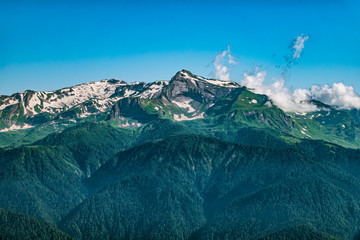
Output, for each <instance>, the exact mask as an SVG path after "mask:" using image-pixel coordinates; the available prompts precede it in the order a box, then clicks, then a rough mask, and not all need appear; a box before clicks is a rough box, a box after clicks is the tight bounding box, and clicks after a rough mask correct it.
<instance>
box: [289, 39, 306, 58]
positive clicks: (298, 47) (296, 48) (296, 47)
mask: <svg viewBox="0 0 360 240" xmlns="http://www.w3.org/2000/svg"><path fill="white" fill-rule="evenodd" d="M307 40H309V36H304V34H301V36H298V37H297V38H296V39H295V40H294V41H293V43H292V48H293V49H292V50H293V55H292V58H293V59H296V58H299V57H300V55H301V52H302V50H303V49H304V43H305V41H307Z"/></svg>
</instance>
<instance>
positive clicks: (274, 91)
mask: <svg viewBox="0 0 360 240" xmlns="http://www.w3.org/2000/svg"><path fill="white" fill-rule="evenodd" d="M265 77H266V72H265V71H261V72H254V73H251V74H248V73H244V78H243V80H242V81H241V85H243V86H246V87H248V88H251V89H252V90H251V91H253V92H255V93H257V94H265V95H267V96H268V97H269V98H270V99H271V101H272V102H273V103H274V104H275V105H276V106H278V107H279V108H281V109H282V110H284V111H285V112H311V111H317V110H318V109H317V107H316V106H315V105H313V104H310V103H308V100H310V97H311V94H310V91H309V90H306V89H296V90H295V91H290V90H289V89H288V88H287V87H286V86H285V81H284V79H283V78H281V79H280V80H278V81H275V82H273V83H271V84H264V80H265Z"/></svg>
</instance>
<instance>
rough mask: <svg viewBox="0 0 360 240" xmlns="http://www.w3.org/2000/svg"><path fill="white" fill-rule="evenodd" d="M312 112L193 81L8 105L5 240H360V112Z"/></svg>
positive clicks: (0, 117)
mask: <svg viewBox="0 0 360 240" xmlns="http://www.w3.org/2000/svg"><path fill="white" fill-rule="evenodd" d="M304 104H305V103H304ZM311 104H314V105H316V106H317V111H314V112H284V111H283V110H282V109H281V108H279V107H277V106H276V105H275V104H274V103H273V101H272V100H271V99H270V98H269V97H268V96H266V95H261V94H255V93H254V92H253V89H248V88H246V87H244V86H241V85H239V84H237V83H236V82H232V81H222V80H216V79H207V78H204V77H201V76H197V75H194V74H192V73H191V72H190V71H187V70H181V71H179V72H177V73H176V74H175V76H174V77H172V78H171V80H169V81H156V82H152V83H144V82H135V83H126V82H124V81H121V80H117V79H111V80H102V81H99V82H90V83H85V84H81V85H77V86H73V87H67V88H63V89H61V90H57V91H49V92H36V91H31V90H27V91H25V92H23V93H15V94H13V95H11V96H0V166H1V167H0V189H1V191H0V192H1V194H0V212H1V215H0V217H1V218H2V219H3V220H2V222H1V223H0V238H6V239H19V238H21V239H27V238H28V239H34V238H39V239H70V238H74V239H259V240H260V239H360V237H359V236H360V225H359V223H360V188H359V186H360V151H359V150H358V148H359V146H360V135H359V128H360V112H359V110H358V109H338V108H337V107H336V106H330V105H326V104H324V103H321V102H319V101H317V100H315V99H313V100H311ZM15 223H16V224H15ZM14 224H15V225H16V227H12V226H14ZM34 234H38V235H37V236H36V235H35V236H34Z"/></svg>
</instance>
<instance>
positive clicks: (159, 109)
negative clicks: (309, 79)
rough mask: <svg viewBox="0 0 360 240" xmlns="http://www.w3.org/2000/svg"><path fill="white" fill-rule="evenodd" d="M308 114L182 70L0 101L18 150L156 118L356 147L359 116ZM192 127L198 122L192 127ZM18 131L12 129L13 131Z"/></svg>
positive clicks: (3, 131)
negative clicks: (161, 77)
mask: <svg viewBox="0 0 360 240" xmlns="http://www.w3.org/2000/svg"><path fill="white" fill-rule="evenodd" d="M312 104H314V105H316V106H317V107H318V109H319V111H317V112H309V113H301V114H299V113H287V112H284V111H283V110H281V109H280V108H278V107H277V106H275V105H274V104H273V103H272V101H271V100H270V99H269V98H268V97H267V96H265V95H259V94H255V93H253V92H251V90H249V89H247V88H246V87H242V86H240V85H239V84H237V83H235V82H232V81H220V80H215V79H206V78H203V77H201V76H197V75H194V74H192V73H191V72H189V71H187V70H182V71H179V72H178V73H176V75H175V76H174V77H173V78H172V79H171V80H170V81H156V82H152V83H141V82H140V83H139V82H135V83H126V82H124V81H120V80H117V79H111V80H102V81H100V82H90V83H85V84H80V85H77V86H74V87H68V88H64V89H61V90H57V91H50V92H35V91H30V90H28V91H25V92H23V93H16V94H13V95H11V96H1V97H0V136H1V138H0V146H3V147H17V146H21V145H24V144H29V143H32V142H34V141H36V140H39V139H41V138H43V137H45V136H47V135H48V134H49V133H52V132H61V131H62V130H64V129H66V128H67V127H70V126H75V125H76V124H78V123H81V122H84V121H95V122H98V121H110V122H111V121H112V122H114V124H117V125H118V126H119V127H121V128H129V127H130V128H132V127H140V126H142V125H144V124H147V123H150V122H151V121H155V120H157V119H169V120H172V121H176V122H179V121H181V122H184V121H186V122H191V123H189V124H188V125H190V124H197V125H198V126H201V127H204V126H205V128H206V127H208V126H211V127H212V126H214V125H224V126H227V127H233V126H234V127H235V128H239V126H241V127H256V128H266V129H274V130H276V131H278V132H279V133H280V134H289V135H291V136H294V137H300V138H310V139H322V140H325V141H329V142H333V143H336V144H339V145H342V146H345V147H351V148H358V147H359V146H360V136H359V134H358V132H359V124H360V121H359V114H358V111H357V110H356V109H350V110H341V109H336V108H335V107H331V106H328V105H326V104H323V103H321V102H319V101H315V100H313V101H312ZM195 122H196V123H195ZM19 129H20V130H21V131H16V133H14V132H15V131H14V130H19Z"/></svg>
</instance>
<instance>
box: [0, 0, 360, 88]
mask: <svg viewBox="0 0 360 240" xmlns="http://www.w3.org/2000/svg"><path fill="white" fill-rule="evenodd" d="M359 10H360V6H359V4H358V3H356V1H352V0H348V1H325V0H320V1H316V0H314V1H310V0H303V1H285V0H277V1H273V0H270V1H265V0H255V1H250V0H249V1H230V0H225V1H215V0H213V1H212V0H210V1H196V0H193V1H189V0H188V1H186V0H185V1H171V3H168V2H167V1H161V0H158V1H132V2H131V3H127V2H121V1H120V2H117V1H110V0H107V1H106V0H105V1H96V0H93V1H87V2H86V3H85V1H84V2H81V1H51V3H49V2H48V1H40V0H39V1H21V0H17V1H6V0H2V1H0V94H6V95H8V94H11V93H14V92H18V91H24V90H26V89H32V90H55V89H59V88H62V87H66V86H70V85H75V84H79V83H83V82H88V81H97V80H101V79H104V78H119V79H122V80H125V81H128V82H132V81H154V80H164V79H170V78H171V77H172V76H173V75H174V74H175V73H176V71H178V70H181V69H183V68H185V69H189V70H191V71H192V72H193V73H195V74H198V75H202V76H205V77H210V76H211V75H210V74H211V72H212V71H213V68H212V60H213V59H214V58H215V57H216V55H217V54H218V53H219V52H220V51H222V50H224V49H226V48H227V46H228V45H231V50H232V54H233V55H234V56H236V58H237V60H238V61H239V64H237V65H236V66H235V67H234V68H233V70H232V72H231V79H233V80H235V81H238V82H240V81H241V79H242V78H243V73H244V72H245V71H253V70H254V69H255V67H257V66H259V67H260V68H261V69H264V70H266V71H267V72H268V79H267V81H272V79H276V78H279V77H280V76H279V71H278V70H277V69H276V67H275V65H278V64H283V63H284V59H283V56H285V55H288V54H289V49H288V47H289V44H290V42H291V41H292V40H293V39H294V38H295V37H296V36H299V35H301V34H303V33H304V34H307V35H308V36H309V40H308V41H306V42H305V48H304V49H303V52H302V56H301V57H300V58H299V59H298V64H297V65H296V66H294V67H293V68H291V69H290V72H289V77H288V78H287V80H286V81H287V85H288V86H289V87H290V88H298V87H302V88H307V87H310V86H311V85H313V84H331V83H333V82H344V83H345V84H346V85H353V86H354V87H355V90H357V92H360V44H359V42H360V31H359V25H360V16H359V14H358V12H359Z"/></svg>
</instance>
